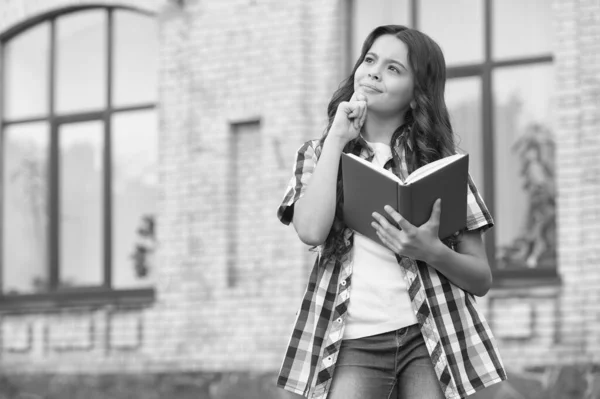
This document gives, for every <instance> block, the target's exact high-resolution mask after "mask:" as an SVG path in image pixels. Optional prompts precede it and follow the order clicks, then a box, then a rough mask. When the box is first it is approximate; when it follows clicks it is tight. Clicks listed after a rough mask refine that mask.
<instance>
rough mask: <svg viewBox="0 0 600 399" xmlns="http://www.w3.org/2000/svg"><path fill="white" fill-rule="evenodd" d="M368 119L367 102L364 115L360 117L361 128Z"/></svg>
mask: <svg viewBox="0 0 600 399" xmlns="http://www.w3.org/2000/svg"><path fill="white" fill-rule="evenodd" d="M366 119H367V103H366V101H365V105H364V109H363V113H362V115H361V117H360V126H363V125H364V124H365V120H366Z"/></svg>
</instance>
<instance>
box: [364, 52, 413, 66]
mask: <svg viewBox="0 0 600 399" xmlns="http://www.w3.org/2000/svg"><path fill="white" fill-rule="evenodd" d="M365 55H372V56H373V57H375V58H379V56H378V55H377V54H375V53H373V52H372V51H369V52H368V53H367V54H365ZM384 61H386V62H393V63H394V64H398V65H400V66H401V67H402V68H404V69H405V70H406V71H408V68H407V67H406V66H405V65H404V64H403V63H401V62H400V61H398V60H395V59H393V58H385V59H384Z"/></svg>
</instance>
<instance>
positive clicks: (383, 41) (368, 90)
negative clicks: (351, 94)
mask: <svg viewBox="0 0 600 399" xmlns="http://www.w3.org/2000/svg"><path fill="white" fill-rule="evenodd" d="M413 88H414V80H413V72H412V70H411V68H410V65H409V62H408V47H407V46H406V44H404V42H402V41H401V40H400V39H398V38H397V37H395V36H393V35H383V36H380V37H378V38H377V39H375V42H374V43H373V45H372V46H371V48H370V49H369V51H368V52H367V54H366V56H365V58H364V60H363V62H362V64H360V66H359V67H358V69H357V70H356V73H355V74H354V91H355V92H361V93H364V94H365V95H366V96H367V104H368V110H369V111H371V112H376V113H379V114H382V115H385V114H390V115H394V114H396V115H397V114H398V113H399V112H400V113H402V112H404V111H406V109H407V108H408V107H409V106H410V102H411V100H412V99H413Z"/></svg>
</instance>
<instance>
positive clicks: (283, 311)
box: [0, 0, 600, 397]
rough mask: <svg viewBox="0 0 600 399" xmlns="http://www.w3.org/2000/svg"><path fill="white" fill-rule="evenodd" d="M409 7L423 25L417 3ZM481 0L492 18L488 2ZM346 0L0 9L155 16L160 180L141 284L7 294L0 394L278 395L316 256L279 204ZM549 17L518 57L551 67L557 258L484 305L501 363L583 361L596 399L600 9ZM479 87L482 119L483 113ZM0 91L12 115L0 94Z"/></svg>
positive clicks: (49, 14) (573, 5)
mask: <svg viewBox="0 0 600 399" xmlns="http://www.w3.org/2000/svg"><path fill="white" fill-rule="evenodd" d="M382 3H385V4H387V5H386V7H388V6H389V3H391V2H389V1H384V2H382ZM408 3H410V4H411V5H412V9H411V10H412V11H411V13H412V18H413V19H412V21H413V25H417V26H419V25H418V24H416V23H414V21H415V20H418V18H417V17H415V13H416V11H415V10H416V7H415V4H416V2H415V1H410V2H408ZM430 3H431V2H430ZM478 3H479V2H478ZM480 3H481V4H483V5H481V9H482V10H487V11H486V13H487V14H486V18H490V15H489V14H490V13H491V12H488V11H489V8H490V7H491V4H492V0H486V1H483V0H482V1H481V2H480ZM538 3H539V2H538ZM360 7H361V6H360V0H355V1H354V2H347V1H342V0H335V1H334V0H330V1H314V0H307V1H296V2H285V3H284V2H279V1H271V0H236V1H233V0H232V1H226V2H225V1H217V0H214V1H209V0H206V1H205V0H201V1H199V0H184V1H166V0H164V1H163V0H152V1H142V0H135V1H134V0H126V1H101V2H99V1H86V0H79V1H74V0H70V1H67V0H51V1H36V0H7V1H5V2H3V4H2V6H1V8H0V40H2V44H3V46H4V45H5V44H6V43H9V42H10V40H11V39H12V38H13V36H14V34H15V32H18V31H19V29H20V27H23V26H25V25H24V24H28V23H30V22H31V21H34V20H35V21H46V20H48V19H47V18H60V16H61V15H62V13H64V12H73V14H72V15H75V14H74V13H76V12H86V11H91V10H96V11H99V10H113V11H110V12H115V13H116V12H119V11H123V12H125V11H127V12H135V13H137V12H141V13H142V14H144V15H147V16H148V17H149V18H153V19H154V21H155V23H156V36H157V40H158V46H157V48H158V52H157V54H156V57H157V60H158V62H157V65H158V67H157V71H156V72H157V76H158V78H157V86H158V87H157V89H158V97H157V100H156V102H155V104H154V105H153V106H150V105H148V106H145V107H146V108H148V109H150V108H152V109H155V110H156V112H157V115H158V118H157V120H158V122H157V140H158V151H157V159H156V160H155V162H156V165H157V168H158V169H157V171H158V172H157V176H158V180H157V182H158V183H157V187H158V188H157V201H156V218H155V220H156V226H157V228H156V237H155V238H156V252H155V257H154V258H152V259H153V261H152V262H151V264H150V268H151V273H150V274H151V278H150V282H146V283H144V284H142V285H140V286H136V287H134V288H131V287H127V288H126V289H120V288H115V287H113V286H111V285H110V283H111V281H112V280H114V279H115V277H114V276H115V275H116V273H117V272H114V273H112V274H111V272H108V274H107V272H106V269H104V270H105V272H104V276H105V277H106V276H107V275H108V276H109V277H108V280H106V279H105V280H104V285H102V284H100V286H101V287H100V288H97V287H96V288H95V289H93V290H87V291H86V290H83V289H80V290H77V292H75V293H73V292H71V291H69V290H66V291H65V290H62V291H61V290H49V292H41V293H40V292H36V293H35V294H30V295H28V294H24V295H18V294H16V295H15V294H14V293H13V294H10V295H9V294H8V293H7V292H3V294H4V295H3V296H2V298H0V338H1V340H0V375H3V376H2V377H0V385H2V384H4V388H2V387H0V396H1V395H2V394H4V395H5V396H8V397H10V395H16V393H17V392H30V393H36V394H38V395H44V394H48V393H49V392H51V393H53V394H54V395H59V394H60V395H65V393H66V392H71V395H72V396H70V397H83V395H86V394H87V392H89V391H86V390H85V389H84V388H83V386H89V387H92V388H90V391H92V392H104V393H105V394H107V392H111V394H110V395H108V394H107V395H108V396H109V397H131V396H127V393H125V392H126V389H125V388H123V386H122V384H124V382H123V381H126V383H127V384H129V385H130V386H132V387H137V388H135V389H138V390H139V391H142V392H145V395H146V396H143V397H161V396H160V395H161V393H162V394H163V395H167V396H169V397H192V396H191V395H192V393H193V395H196V396H194V397H254V396H253V395H255V397H263V396H259V395H264V397H280V396H281V397H283V395H284V393H283V392H282V391H281V392H280V391H278V390H274V388H273V387H272V386H271V385H272V384H274V379H273V377H274V374H275V372H276V371H277V370H278V367H279V365H280V361H281V359H282V355H283V351H284V348H285V345H286V344H287V340H288V334H289V333H290V330H291V323H292V321H293V318H294V314H295V311H296V307H297V306H298V305H299V301H300V298H301V295H302V293H303V290H304V287H305V283H306V277H307V276H308V272H309V268H310V267H311V266H312V259H313V258H312V254H311V253H310V252H309V251H308V250H307V249H308V248H307V247H306V246H304V245H302V244H301V243H300V242H299V240H298V239H297V237H296V235H295V233H294V231H293V228H291V227H290V228H285V227H284V226H282V225H281V224H280V223H279V222H278V221H277V219H276V217H275V210H276V208H277V206H278V204H279V201H280V200H281V196H282V195H283V189H284V188H285V186H286V184H287V181H288V179H289V177H290V172H291V167H292V164H291V163H292V160H293V156H294V153H295V151H296V149H297V148H298V147H299V146H300V144H301V143H302V142H303V141H305V140H307V139H309V138H314V137H318V136H319V135H320V134H321V133H322V132H323V130H324V127H325V122H326V115H325V109H326V106H327V103H328V101H329V97H330V95H331V93H332V92H333V90H335V88H337V86H338V84H339V82H340V81H341V79H342V78H344V77H345V76H344V74H345V73H347V71H348V70H349V68H350V60H351V59H352V54H353V45H355V43H352V41H353V40H354V39H352V37H353V32H354V30H356V24H355V25H352V21H353V20H356V14H357V13H358V12H360V10H361V9H360ZM515 7H516V5H515ZM424 8H425V6H424V7H423V9H424ZM549 9H551V14H550V15H551V21H550V22H549V23H550V26H551V30H552V33H553V35H554V36H553V38H552V41H551V44H552V46H551V51H550V53H549V55H542V56H540V57H538V58H535V57H534V59H531V60H527V61H526V62H525V64H527V63H534V62H537V61H536V60H541V62H549V63H550V64H549V65H552V70H553V72H552V74H551V76H552V82H550V85H552V86H553V88H554V89H553V92H552V106H553V108H552V109H553V118H554V119H553V122H552V125H551V127H552V129H551V130H552V132H553V139H554V148H555V153H554V154H555V158H554V160H555V162H554V164H555V174H554V176H555V184H556V193H557V194H556V197H555V199H556V227H557V230H556V231H557V233H556V262H555V264H554V266H553V267H552V268H551V269H552V272H551V273H547V271H546V272H541V273H539V274H536V273H535V270H527V268H525V270H524V271H523V270H520V269H519V270H516V271H515V270H512V269H511V270H508V271H506V270H500V268H499V267H496V269H495V273H496V275H495V284H496V285H495V287H494V288H493V289H492V290H491V291H490V293H489V294H488V295H487V296H486V297H485V298H482V299H481V300H480V301H479V302H480V306H481V307H482V308H483V309H484V310H485V313H486V316H487V318H488V320H489V322H490V324H491V326H492V329H493V331H494V332H495V334H496V335H497V337H498V341H499V347H500V350H501V353H502V354H503V355H504V362H505V364H506V366H507V367H508V369H509V371H512V372H514V373H522V372H532V373H534V374H535V373H537V374H536V375H544V376H546V377H547V376H548V375H549V374H548V372H546V371H547V370H550V369H554V367H556V366H561V365H577V366H578V367H581V369H580V370H584V373H583V374H582V373H579V374H577V375H578V376H580V377H581V375H588V374H585V373H589V376H590V379H588V381H589V383H585V384H584V386H585V389H588V390H589V392H591V390H592V389H598V391H600V388H598V385H600V384H599V383H598V378H595V381H596V382H595V383H594V382H593V381H594V376H595V375H596V374H595V373H597V367H598V364H600V307H599V306H600V305H598V303H599V299H600V268H598V264H599V262H600V259H599V256H600V255H599V254H600V246H599V244H597V238H598V237H600V219H599V217H600V216H598V215H599V213H600V202H599V201H598V199H600V183H599V179H598V176H600V174H599V169H598V168H599V167H600V166H598V165H597V164H598V162H597V161H598V160H599V159H600V156H599V155H598V151H600V139H599V138H598V137H597V136H598V135H597V134H596V130H597V128H598V127H599V126H600V108H599V105H600V78H599V77H600V58H599V57H600V47H598V45H597V43H598V42H599V39H600V23H599V20H600V1H598V0H553V2H552V6H551V7H550V8H549ZM103 12H104V11H103ZM106 12H109V11H106ZM410 21H411V19H408V20H407V22H404V21H402V23H410ZM486 21H488V22H489V19H488V20H486ZM535 23H536V22H535V21H533V22H532V24H533V25H535ZM425 25H426V24H423V30H424V31H426V32H427V29H425ZM109 26H110V25H109ZM3 32H5V33H4V34H3ZM434 38H435V37H434ZM108 40H109V42H110V40H111V39H108ZM361 40H362V39H361ZM138 44H139V45H141V46H143V45H144V43H143V42H139V43H138ZM354 47H355V46H354ZM442 47H444V46H443V43H442ZM505 63H509V61H505ZM484 64H485V65H488V64H490V62H487V63H486V62H485V61H483V62H482V65H484ZM82 65H83V64H82ZM500 66H501V65H500ZM82 67H83V66H82ZM482 68H483V69H482V71H484V72H482V76H483V78H482V82H483V86H484V87H485V85H486V84H488V83H489V84H490V87H491V90H492V92H491V94H490V95H492V96H493V93H494V91H493V90H495V88H494V87H493V86H491V84H492V83H493V82H494V81H493V78H492V77H491V76H486V72H485V71H486V69H485V68H484V67H482ZM109 69H110V68H109ZM5 70H6V68H3V71H5ZM464 70H466V69H461V68H457V69H456V71H457V72H456V73H455V74H454V75H452V73H450V74H449V76H451V77H452V76H455V77H458V78H460V77H461V76H463V75H461V74H464V73H465V72H461V71H464ZM109 76H112V75H110V74H109ZM486 82H487V83H486ZM114 90H115V89H114V88H113V89H109V92H111V91H114ZM483 93H484V95H483V98H484V99H483V105H482V109H483V110H482V114H483V117H482V120H481V126H482V128H483V130H485V129H486V127H488V126H492V125H493V124H494V122H493V121H492V120H489V118H490V115H489V114H486V111H485V109H486V106H488V107H491V106H492V105H490V103H486V101H485V93H486V92H485V89H483ZM109 96H110V95H109ZM1 98H2V100H3V107H4V108H6V106H7V95H3V96H2V97H1ZM51 102H52V101H51ZM450 108H452V107H450ZM51 109H52V108H51ZM107 109H108V111H106V112H107V113H110V112H112V111H110V105H109V107H108V108H107ZM451 113H452V109H451ZM3 115H5V114H3ZM50 115H51V116H50V117H48V119H47V120H48V123H50V124H53V123H55V119H53V116H52V112H50ZM502 115H503V114H501V113H500V112H496V118H500V117H502ZM453 117H456V118H457V119H458V118H460V116H459V115H458V111H456V113H455V114H454V115H453ZM6 119H7V118H6V117H4V118H3V121H6ZM52 126H54V125H52ZM492 127H493V126H492ZM490 130H494V129H493V128H492V129H490ZM496 130H498V129H496ZM494 134H496V136H494V135H491V136H485V137H484V138H483V139H482V141H476V140H475V142H479V143H480V144H481V145H482V147H481V148H482V153H484V154H485V155H486V156H488V155H491V154H490V153H489V152H486V151H485V150H484V146H486V145H488V144H489V143H490V142H491V141H493V140H496V141H498V140H499V139H498V135H499V134H500V133H499V132H498V131H496V132H495V133H494ZM486 137H487V138H486ZM490 137H491V138H490ZM111 140H113V143H116V142H117V140H116V139H111ZM0 143H1V141H0ZM114 145H116V144H114ZM0 150H2V146H1V145H0ZM3 156H4V155H3ZM481 162H482V165H484V168H485V170H486V172H482V175H481V176H482V177H481V179H483V177H484V176H485V179H486V180H490V179H488V178H491V179H493V178H495V177H494V176H496V175H494V166H489V164H488V163H486V162H488V161H486V160H485V159H482V160H481ZM495 165H496V166H495V167H496V168H497V169H498V168H501V167H502V166H501V165H502V164H498V163H497V162H496V164H495ZM499 165H500V166H499ZM5 169H6V167H5ZM472 173H473V172H472ZM0 176H2V175H0ZM4 176H5V179H6V174H5V175H4ZM108 184H110V181H109V183H108ZM494 184H495V183H494ZM494 187H496V191H497V190H498V188H497V187H501V186H494V185H493V184H492V183H489V182H486V183H485V184H484V185H483V187H482V189H483V191H484V195H485V196H486V201H489V202H490V203H491V204H492V205H494V200H493V199H492V198H489V197H488V196H489V195H491V196H493V195H494V194H493V193H494ZM5 192H6V189H5ZM0 193H2V190H0ZM490 193H492V194H490ZM496 198H501V197H498V196H497V197H496ZM496 202H498V201H496ZM497 207H498V204H496V206H492V207H491V208H492V213H493V214H494V216H495V217H496V218H497V220H498V223H499V224H500V223H502V222H501V218H500V217H499V216H498V215H497V214H496V213H495V212H494V211H495V209H496V208H497ZM103 209H104V210H106V209H107V208H106V207H105V208H103ZM6 213H7V211H6V208H5V211H4V217H2V216H0V226H2V227H1V230H0V237H4V241H3V242H4V247H3V248H2V249H1V250H0V254H4V255H5V257H4V258H2V259H4V260H3V262H2V264H1V268H2V270H3V271H4V273H5V274H4V275H6V269H7V268H10V267H18V266H14V265H10V264H8V262H7V261H6V259H8V258H7V256H8V255H6V254H7V253H9V251H10V248H8V245H7V244H6V243H7V242H8V241H7V240H8V239H7V238H6V237H7V236H8V235H9V234H10V226H8V225H7V224H6V223H4V224H2V223H1V222H2V220H5V221H6V220H8V219H7V215H6ZM57 223H59V222H57ZM115 223H116V222H115ZM103 226H104V227H105V228H106V226H111V224H110V223H108V224H104V225H103ZM105 234H106V233H105ZM106 237H109V238H108V240H109V241H110V233H108V236H107V235H105V236H104V238H105V239H107V238H106ZM488 237H489V236H488ZM493 237H494V236H492V238H493ZM488 241H490V239H489V238H488ZM56 245H58V244H56ZM490 245H491V244H489V243H488V248H490ZM113 247H115V245H113V246H111V245H108V246H105V247H104V248H109V249H111V248H113ZM51 253H52V251H51ZM496 255H497V254H496ZM53 264H54V263H52V262H49V265H50V266H49V267H50V268H52V267H58V266H52V265H53ZM105 264H109V265H110V262H108V263H105ZM111 275H112V276H113V277H112V280H111V278H110V276H111ZM2 281H5V282H6V278H4V280H3V279H0V282H2ZM107 281H108V283H107ZM6 286H7V284H6V283H5V285H4V287H6ZM544 372H546V374H544ZM151 376H161V377H160V378H158V377H157V378H154V379H153V378H151ZM509 377H510V375H509ZM103 378H104V379H103ZM548 378H549V377H548ZM578 378H579V377H578ZM103 381H104V382H103ZM157 381H158V382H157ZM257 381H258V382H257ZM577 381H579V380H577ZM103 384H104V385H103ZM136 384H137V385H136ZM594 384H596V385H594ZM235 386H237V387H238V388H232V387H235ZM579 386H582V385H581V384H579ZM593 386H596V388H593ZM75 387H77V388H75ZM149 387H151V388H149ZM182 387H183V388H182ZM239 387H242V388H239ZM3 389H4V391H3ZM119 389H121V390H119ZM132 389H133V388H132ZM240 389H242V390H245V394H241V393H240ZM98 395H100V394H98ZM119 395H121V396H119ZM153 395H154V396H153ZM177 395H179V396H177ZM185 395H190V396H185ZM198 395H205V396H198ZM236 395H238V396H236ZM65 397H66V396H65ZM140 397H142V396H140ZM582 397H583V396H582ZM590 397H591V396H590Z"/></svg>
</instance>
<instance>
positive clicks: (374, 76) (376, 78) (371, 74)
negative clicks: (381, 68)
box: [367, 72, 379, 80]
mask: <svg viewBox="0 0 600 399" xmlns="http://www.w3.org/2000/svg"><path fill="white" fill-rule="evenodd" d="M367 76H369V77H370V78H371V79H373V80H379V74H378V73H377V72H369V73H368V74H367Z"/></svg>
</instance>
